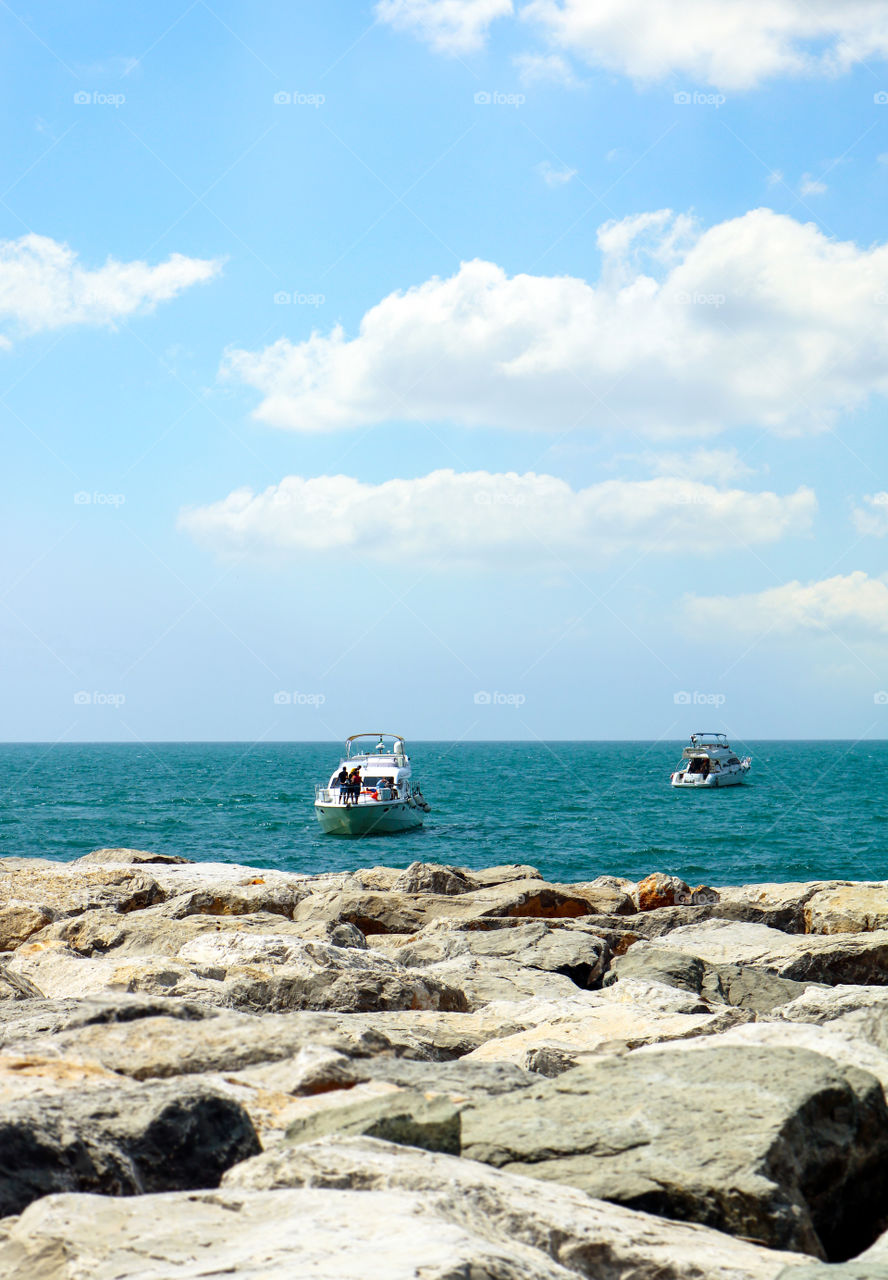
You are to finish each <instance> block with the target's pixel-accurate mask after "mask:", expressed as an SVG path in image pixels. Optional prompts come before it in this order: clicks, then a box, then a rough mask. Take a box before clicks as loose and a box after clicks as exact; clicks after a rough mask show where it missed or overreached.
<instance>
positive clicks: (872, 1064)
mask: <svg viewBox="0 0 888 1280" xmlns="http://www.w3.org/2000/svg"><path fill="white" fill-rule="evenodd" d="M716 1043H718V1045H719V1046H725V1045H758V1046H760V1047H764V1046H768V1045H771V1046H775V1047H777V1048H780V1049H803V1050H808V1051H810V1052H811V1053H819V1054H821V1055H822V1056H823V1057H824V1058H829V1059H830V1060H831V1061H832V1062H835V1063H838V1065H839V1066H840V1067H853V1068H855V1069H856V1070H858V1071H866V1072H868V1073H869V1074H870V1075H872V1076H875V1077H876V1079H877V1080H878V1081H879V1082H880V1083H881V1085H882V1088H883V1089H884V1090H886V1092H888V1053H885V1052H884V1051H883V1050H881V1049H877V1048H876V1047H875V1045H872V1044H870V1043H868V1042H867V1041H866V1040H862V1039H857V1038H856V1037H854V1036H853V1035H849V1034H847V1033H845V1032H844V1031H843V1029H842V1028H841V1027H838V1026H837V1025H836V1024H832V1023H827V1024H826V1025H825V1026H823V1027H818V1026H809V1025H807V1024H805V1023H800V1022H745V1023H742V1024H740V1025H738V1026H736V1027H730V1028H729V1029H728V1030H727V1031H724V1032H722V1033H721V1034H720V1035H719V1037H718V1041H717V1042H716ZM707 1045H708V1042H707V1041H706V1040H700V1039H686V1040H681V1041H671V1042H670V1043H669V1045H668V1047H669V1049H670V1050H674V1051H676V1052H679V1051H680V1052H682V1053H693V1052H696V1051H697V1050H702V1051H703V1052H705V1051H706V1048H707ZM661 1047H662V1046H661V1045H660V1044H651V1045H643V1046H642V1047H641V1048H640V1049H639V1053H645V1054H647V1053H657V1052H659V1051H660V1049H661Z"/></svg>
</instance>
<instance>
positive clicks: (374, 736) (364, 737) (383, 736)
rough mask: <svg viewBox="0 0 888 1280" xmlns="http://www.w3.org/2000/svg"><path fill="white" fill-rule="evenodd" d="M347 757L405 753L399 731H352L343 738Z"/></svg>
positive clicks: (400, 754)
mask: <svg viewBox="0 0 888 1280" xmlns="http://www.w3.org/2000/svg"><path fill="white" fill-rule="evenodd" d="M345 754H346V758H347V759H351V757H352V756H403V755H406V754H407V748H406V746H405V745H404V739H403V738H402V737H401V735H400V734H399V733H353V734H352V735H351V737H350V738H346V740H345Z"/></svg>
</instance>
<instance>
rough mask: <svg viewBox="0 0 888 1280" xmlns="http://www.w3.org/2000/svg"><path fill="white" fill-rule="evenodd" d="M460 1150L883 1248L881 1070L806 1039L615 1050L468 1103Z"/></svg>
mask: <svg viewBox="0 0 888 1280" xmlns="http://www.w3.org/2000/svg"><path fill="white" fill-rule="evenodd" d="M462 1150H463V1154H464V1155H467V1156H469V1157H470V1158H471V1159H475V1160H482V1161H484V1162H485V1163H488V1164H492V1165H495V1166H496V1167H497V1168H504V1169H507V1170H509V1171H510V1172H513V1173H520V1174H525V1175H530V1176H532V1177H537V1178H541V1179H544V1180H552V1181H557V1182H563V1183H567V1184H568V1185H570V1186H574V1187H578V1188H580V1189H581V1190H584V1191H586V1192H588V1194H589V1195H593V1196H600V1197H603V1198H607V1199H611V1200H615V1201H617V1202H618V1203H621V1204H625V1205H627V1206H629V1207H632V1208H637V1209H644V1210H647V1211H649V1212H653V1213H659V1214H662V1215H663V1216H665V1217H673V1218H678V1219H683V1220H691V1221H697V1222H702V1223H704V1224H705V1225H707V1226H713V1227H717V1228H719V1229H720V1230H724V1231H729V1232H731V1233H733V1234H735V1235H740V1236H744V1237H746V1238H751V1239H755V1240H759V1241H761V1242H762V1243H766V1244H768V1245H769V1246H770V1247H772V1248H782V1249H797V1250H799V1251H802V1252H807V1253H811V1254H813V1255H814V1256H818V1257H823V1256H827V1257H829V1258H830V1259H832V1260H843V1259H845V1258H847V1257H849V1256H853V1255H854V1254H856V1253H858V1252H860V1250H861V1249H863V1248H864V1247H866V1246H868V1245H869V1244H871V1243H872V1240H873V1239H874V1237H875V1236H876V1234H877V1233H878V1231H879V1230H880V1229H881V1227H882V1226H883V1221H882V1220H883V1218H884V1217H885V1215H886V1213H888V1209H886V1205H885V1203H884V1198H883V1196H882V1193H881V1187H882V1185H883V1180H884V1178H885V1177H886V1176H888V1108H886V1104H885V1098H884V1095H883V1091H882V1087H881V1085H880V1083H879V1081H878V1080H877V1079H876V1078H875V1077H874V1076H872V1075H869V1074H867V1073H865V1072H862V1071H859V1070H857V1069H855V1068H846V1067H842V1066H841V1065H839V1064H837V1063H835V1062H833V1061H830V1060H828V1059H826V1058H824V1057H822V1056H821V1055H820V1054H819V1053H811V1052H806V1051H804V1050H800V1049H791V1050H789V1049H780V1048H776V1047H774V1048H771V1047H768V1048H760V1047H745V1046H744V1047H740V1046H721V1045H719V1044H718V1043H717V1042H715V1041H710V1042H709V1043H708V1044H707V1046H706V1048H705V1049H700V1050H699V1051H697V1052H693V1053H691V1052H682V1051H681V1050H679V1049H672V1048H663V1049H661V1050H660V1051H659V1052H657V1053H653V1052H650V1053H632V1054H628V1055H626V1056H623V1057H610V1058H606V1059H604V1060H602V1061H601V1062H599V1063H596V1064H594V1065H586V1066H583V1067H578V1068H577V1069H576V1070H573V1071H569V1072H567V1073H566V1074H564V1075H561V1076H559V1077H558V1078H557V1079H554V1080H550V1081H547V1082H545V1083H542V1084H540V1085H538V1086H535V1087H532V1088H530V1089H524V1090H521V1091H520V1092H517V1093H514V1094H510V1095H506V1096H505V1097H502V1098H497V1099H495V1100H494V1101H492V1102H489V1103H484V1104H480V1105H478V1106H476V1107H470V1108H468V1109H467V1110H465V1111H464V1112H463V1114H462Z"/></svg>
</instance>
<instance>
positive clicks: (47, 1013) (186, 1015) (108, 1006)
mask: <svg viewBox="0 0 888 1280" xmlns="http://www.w3.org/2000/svg"><path fill="white" fill-rule="evenodd" d="M215 1015H216V1010H215V1009H210V1008H206V1007H205V1006H202V1005H198V1004H195V1003H194V1002H192V1001H189V1000H170V999H168V998H166V997H161V998H160V999H151V998H150V997H148V996H136V995H125V994H122V993H121V994H119V995H114V996H99V997H95V998H93V999H89V1000H74V999H71V1000H44V999H42V998H39V999H26V1000H22V1001H21V1002H20V1003H17V1004H15V1005H5V1006H3V1007H2V1009H0V1048H5V1047H6V1046H7V1045H10V1044H15V1043H16V1042H26V1041H31V1040H34V1039H35V1038H36V1037H38V1036H50V1035H54V1034H55V1033H56V1032H60V1031H69V1030H74V1029H76V1028H79V1027H89V1026H99V1025H104V1024H107V1023H114V1022H136V1021H138V1019H140V1018H153V1017H158V1016H163V1017H165V1018H173V1019H180V1020H182V1021H186V1022H197V1021H200V1020H201V1019H203V1018H211V1017H214V1016H215Z"/></svg>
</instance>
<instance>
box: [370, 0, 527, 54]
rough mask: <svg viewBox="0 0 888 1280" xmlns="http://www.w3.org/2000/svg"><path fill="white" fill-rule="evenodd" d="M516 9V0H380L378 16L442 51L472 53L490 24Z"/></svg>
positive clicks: (479, 45) (377, 10)
mask: <svg viewBox="0 0 888 1280" xmlns="http://www.w3.org/2000/svg"><path fill="white" fill-rule="evenodd" d="M513 12H514V10H513V6H512V0H379V3H378V4H377V5H376V16H377V18H378V19H379V20H380V22H388V23H390V24H391V26H393V27H395V29H396V30H398V31H409V32H411V34H413V35H415V36H417V37H418V38H419V39H420V40H424V41H425V42H426V43H427V44H430V45H431V46H432V48H433V49H437V50H439V51H440V52H442V53H472V52H473V51H474V50H476V49H480V48H482V47H483V45H484V41H485V39H486V37H487V32H488V28H489V27H490V24H491V23H492V22H494V21H495V20H496V19H497V18H505V17H509V16H510V15H511V14H512V13H513Z"/></svg>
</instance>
